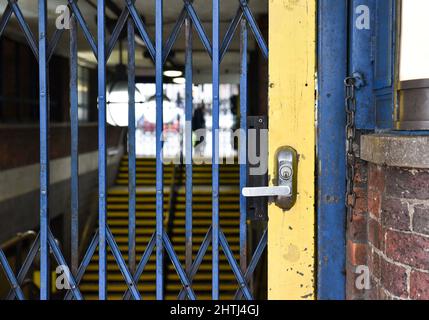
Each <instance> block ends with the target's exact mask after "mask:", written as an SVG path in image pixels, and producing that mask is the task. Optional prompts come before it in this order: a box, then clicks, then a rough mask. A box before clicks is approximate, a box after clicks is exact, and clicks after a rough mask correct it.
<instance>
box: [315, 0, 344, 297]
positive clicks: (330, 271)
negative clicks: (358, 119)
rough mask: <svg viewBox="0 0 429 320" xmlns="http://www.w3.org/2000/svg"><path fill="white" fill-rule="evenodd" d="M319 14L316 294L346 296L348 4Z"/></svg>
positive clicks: (329, 0)
mask: <svg viewBox="0 0 429 320" xmlns="http://www.w3.org/2000/svg"><path fill="white" fill-rule="evenodd" d="M318 15H319V28H318V30H319V35H318V51H319V52H318V86H319V88H318V90H319V97H318V114H317V117H318V118H317V119H318V132H317V138H318V145H317V169H318V185H317V188H318V193H317V195H318V202H317V203H318V204H317V215H318V217H317V218H318V221H317V229H318V242H317V243H318V244H317V249H318V250H317V252H318V277H317V297H318V299H323V300H330V299H334V300H341V299H344V298H345V236H346V234H345V223H346V222H345V216H346V214H345V206H344V202H345V186H346V185H345V182H346V175H345V167H346V163H345V157H346V155H345V129H344V126H345V122H346V115H345V111H344V98H345V96H344V85H343V81H344V78H345V77H346V76H347V2H346V1H342V0H334V1H333V0H320V1H319V8H318ZM342 141H344V143H341V142H342Z"/></svg>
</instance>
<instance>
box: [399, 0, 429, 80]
mask: <svg viewBox="0 0 429 320" xmlns="http://www.w3.org/2000/svg"><path fill="white" fill-rule="evenodd" d="M428 14H429V1H428V0H402V13H401V45H400V50H401V52H400V72H399V78H400V81H406V80H417V79H427V78H429V40H428V39H427V30H429V18H428Z"/></svg>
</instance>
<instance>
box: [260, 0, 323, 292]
mask: <svg viewBox="0 0 429 320" xmlns="http://www.w3.org/2000/svg"><path fill="white" fill-rule="evenodd" d="M315 72H316V0H270V1H269V119H270V120H269V141H270V142H269V159H270V160H269V161H270V162H269V164H270V170H271V171H270V175H271V177H273V175H274V172H273V171H272V170H273V167H274V166H273V164H274V163H275V159H274V157H275V152H276V150H277V149H278V148H279V147H282V146H291V147H293V148H294V149H295V150H297V152H298V154H299V162H298V197H297V202H296V204H295V206H294V207H293V209H292V210H290V211H288V212H283V211H282V210H281V209H279V208H277V207H276V206H275V205H274V204H272V205H270V206H269V227H268V298H269V299H274V300H279V299H285V300H289V299H291V300H300V299H314V298H315V145H316V144H315V143H316V132H315Z"/></svg>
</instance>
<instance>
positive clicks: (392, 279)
mask: <svg viewBox="0 0 429 320" xmlns="http://www.w3.org/2000/svg"><path fill="white" fill-rule="evenodd" d="M356 171H357V177H356V179H355V181H356V182H357V183H358V186H357V188H359V198H360V199H359V201H360V204H359V208H357V210H356V211H357V212H356V213H355V214H354V217H357V216H365V218H366V220H365V223H366V229H367V230H366V233H364V232H361V233H359V238H357V237H356V234H357V233H356V232H354V230H356V224H362V221H356V220H354V221H352V222H351V221H349V222H348V226H347V227H348V232H347V240H348V250H347V261H348V264H347V273H348V277H347V278H348V279H349V280H348V282H347V298H348V299H379V300H384V299H393V300H412V299H429V191H428V190H426V187H427V186H428V182H427V178H428V177H429V170H422V169H419V170H413V169H404V168H394V167H387V166H381V165H375V164H371V163H365V162H363V161H359V162H358V164H357V166H356ZM362 173H365V174H366V179H362ZM362 191H363V192H362ZM365 201H366V204H365ZM362 227H363V225H360V228H362ZM358 245H359V246H360V247H359V248H360V249H362V248H363V247H364V246H366V257H362V250H357V248H358V247H357V246H358ZM349 247H350V248H349ZM352 249H353V250H352ZM352 262H353V263H352ZM363 262H365V263H366V266H367V267H369V271H370V280H371V284H372V286H371V289H370V290H360V291H359V290H357V289H356V288H355V284H354V283H353V282H352V281H351V280H350V279H356V274H355V271H356V269H357V267H358V264H359V263H363Z"/></svg>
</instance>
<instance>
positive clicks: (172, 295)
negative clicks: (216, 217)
mask: <svg viewBox="0 0 429 320" xmlns="http://www.w3.org/2000/svg"><path fill="white" fill-rule="evenodd" d="M155 165H156V162H155V159H149V158H141V159H137V163H136V167H137V195H136V217H137V218H136V251H137V253H136V259H137V263H138V262H139V259H140V258H141V256H142V254H143V252H144V250H145V249H146V246H147V244H148V242H149V240H150V237H151V236H152V234H153V233H154V231H155V217H156V216H155V212H156V205H155V182H156V179H155V171H156V170H155ZM173 171H174V166H173V165H165V166H164V186H165V190H164V212H165V213H164V216H167V215H168V212H169V193H170V190H169V189H170V188H169V186H170V184H171V181H172V176H173ZM179 171H180V175H179V176H178V177H177V178H178V179H177V181H182V183H181V186H180V187H179V188H178V190H177V199H176V203H175V210H174V215H173V217H171V221H170V224H169V225H170V228H169V229H168V228H167V227H168V226H167V224H165V226H164V227H165V228H166V230H169V236H170V239H171V242H172V244H173V246H174V250H175V251H176V254H177V255H178V257H179V259H180V261H181V263H182V266H183V268H184V267H185V208H186V201H185V194H186V190H185V187H184V185H185V183H184V182H185V172H184V171H185V170H184V169H183V170H179ZM211 183H212V179H211V165H194V166H193V185H194V191H193V206H192V207H193V255H194V258H195V256H196V254H197V252H198V249H199V247H200V245H201V243H202V241H203V239H204V236H205V235H206V233H207V231H208V229H209V227H210V225H211V218H212V205H211V202H212V192H211ZM238 186H239V167H238V165H221V166H220V224H221V227H222V230H223V232H224V233H225V235H226V237H227V240H228V242H229V245H230V247H231V250H232V251H233V253H234V255H235V258H236V259H237V260H238V254H239V187H238ZM107 210H108V213H107V217H108V225H109V227H110V229H111V231H112V233H113V235H114V237H115V239H116V242H117V244H118V246H119V248H120V250H121V252H122V255H123V257H124V259H125V261H127V259H128V157H127V156H124V158H123V159H122V161H121V164H120V169H119V173H118V176H117V179H116V184H115V186H114V187H112V188H111V189H110V190H109V192H108V198H107ZM219 250H220V263H219V264H220V266H219V268H220V272H219V277H220V297H221V299H232V298H233V296H234V294H235V291H236V290H237V288H238V284H237V281H236V280H235V277H234V274H233V272H232V271H231V267H230V266H229V263H228V261H227V260H226V257H225V255H224V254H223V252H222V249H219ZM164 255H165V257H166V260H165V269H164V270H165V274H164V281H165V287H164V290H165V291H164V293H165V298H166V299H168V300H175V299H177V296H178V294H179V292H180V290H181V289H182V285H181V283H180V280H179V277H178V276H177V273H176V271H175V269H174V266H173V264H172V263H171V261H170V259H169V257H168V255H167V253H166V251H164ZM211 263H212V262H211V246H210V247H209V249H208V250H207V253H206V256H205V258H204V259H203V262H202V264H201V266H200V268H199V270H198V272H197V275H196V277H195V278H194V281H193V285H192V288H193V289H194V291H195V294H196V296H197V299H211V290H212V286H211V279H212V265H211ZM107 270H108V273H107V280H108V284H107V290H108V298H109V299H112V300H116V299H122V297H123V294H124V293H125V291H126V289H127V286H126V284H125V281H124V279H123V277H122V274H121V272H120V271H119V267H118V265H117V263H116V261H115V259H114V257H113V255H112V253H111V252H110V250H109V251H108V268H107ZM80 288H81V290H82V293H83V294H84V297H85V299H97V298H98V255H97V252H96V253H95V255H94V257H93V259H92V260H91V262H90V264H89V266H88V269H87V271H86V274H85V276H84V278H83V279H82V282H81V285H80ZM138 288H139V291H140V293H141V295H142V299H155V293H156V285H155V250H154V251H153V253H152V256H151V258H150V260H149V262H148V264H147V265H146V267H145V269H144V271H143V274H142V276H141V278H140V280H139V283H138Z"/></svg>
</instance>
